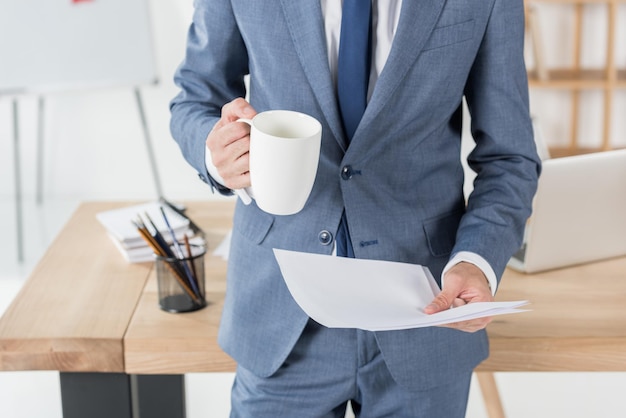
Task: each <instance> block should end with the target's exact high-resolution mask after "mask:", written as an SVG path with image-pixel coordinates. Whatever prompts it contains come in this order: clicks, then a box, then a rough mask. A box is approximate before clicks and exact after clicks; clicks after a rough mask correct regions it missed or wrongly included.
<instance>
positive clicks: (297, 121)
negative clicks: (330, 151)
mask: <svg viewBox="0 0 626 418" xmlns="http://www.w3.org/2000/svg"><path fill="white" fill-rule="evenodd" d="M239 121H240V122H245V123H247V124H248V125H250V126H251V129H250V183H251V185H252V187H251V189H252V190H251V191H252V193H251V194H252V196H254V199H255V201H256V204H257V205H258V206H259V207H260V208H261V209H263V210H264V211H265V212H268V213H272V214H274V215H292V214H294V213H298V212H299V211H300V210H302V208H303V207H304V205H305V203H306V201H307V199H308V198H309V194H310V193H311V189H313V183H314V182H315V176H316V174H317V165H318V163H319V156H320V147H321V142H322V125H321V124H320V123H319V121H318V120H317V119H315V118H314V117H312V116H309V115H306V114H304V113H300V112H293V111H290V110H269V111H266V112H261V113H258V114H257V115H256V116H255V117H254V118H252V119H239Z"/></svg>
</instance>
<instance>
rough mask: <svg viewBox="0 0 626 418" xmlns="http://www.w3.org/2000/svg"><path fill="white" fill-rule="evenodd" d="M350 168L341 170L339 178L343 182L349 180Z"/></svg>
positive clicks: (346, 167)
mask: <svg viewBox="0 0 626 418" xmlns="http://www.w3.org/2000/svg"><path fill="white" fill-rule="evenodd" d="M352 174H353V172H352V166H350V165H346V166H344V167H343V168H342V169H341V178H342V179H344V180H350V179H351V178H352Z"/></svg>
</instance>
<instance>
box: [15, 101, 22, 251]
mask: <svg viewBox="0 0 626 418" xmlns="http://www.w3.org/2000/svg"><path fill="white" fill-rule="evenodd" d="M18 119H19V114H18V104H17V98H13V168H14V172H15V226H16V228H17V231H16V232H17V261H18V262H20V263H21V262H23V261H24V231H23V220H22V176H21V174H22V170H21V166H20V133H19V126H18V125H19V122H18Z"/></svg>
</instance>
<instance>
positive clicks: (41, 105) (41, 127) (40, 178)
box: [37, 95, 44, 206]
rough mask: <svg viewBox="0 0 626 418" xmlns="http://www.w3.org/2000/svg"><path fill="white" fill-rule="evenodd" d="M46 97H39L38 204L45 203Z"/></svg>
mask: <svg viewBox="0 0 626 418" xmlns="http://www.w3.org/2000/svg"><path fill="white" fill-rule="evenodd" d="M43 132H44V97H43V96H41V95H40V96H39V97H38V98H37V205H38V206H41V204H42V203H43V146H44V144H43Z"/></svg>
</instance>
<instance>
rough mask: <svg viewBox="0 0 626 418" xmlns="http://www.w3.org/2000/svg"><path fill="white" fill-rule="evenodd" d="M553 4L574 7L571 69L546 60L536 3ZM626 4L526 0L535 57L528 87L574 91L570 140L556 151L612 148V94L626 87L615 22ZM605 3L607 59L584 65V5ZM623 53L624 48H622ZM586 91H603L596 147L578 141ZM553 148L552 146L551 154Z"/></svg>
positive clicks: (603, 0) (621, 1) (620, 0)
mask: <svg viewBox="0 0 626 418" xmlns="http://www.w3.org/2000/svg"><path fill="white" fill-rule="evenodd" d="M541 3H552V4H559V5H563V6H568V7H573V8H574V30H573V40H574V42H573V51H572V54H573V63H572V65H571V67H569V68H547V67H546V66H545V60H544V59H543V55H544V51H543V45H542V34H541V33H540V26H539V22H538V20H537V10H536V7H535V6H537V5H539V4H541ZM621 4H626V0H526V1H525V6H526V23H527V30H528V31H531V39H532V41H533V44H534V45H532V47H533V52H534V56H535V65H534V68H529V69H528V79H529V87H530V88H531V89H556V90H569V91H571V93H572V100H571V109H570V113H571V116H570V121H571V122H570V123H571V126H570V133H571V136H570V140H569V144H568V146H567V147H565V148H560V149H556V150H554V154H558V155H560V156H562V155H572V154H580V153H586V152H594V151H606V150H609V149H612V148H613V145H612V144H611V132H610V127H611V118H612V113H613V110H612V104H613V95H614V93H615V92H616V91H617V90H619V89H626V69H623V68H621V69H620V68H617V65H616V55H615V54H616V53H617V52H618V51H616V44H615V40H616V36H617V34H616V25H617V22H616V20H617V14H618V7H619V6H620V5H621ZM587 5H605V6H606V7H607V25H606V30H607V41H606V45H604V47H606V60H605V63H604V66H603V67H601V68H583V67H582V64H581V50H582V37H583V30H582V25H583V16H584V11H585V6H587ZM619 52H620V53H623V51H619ZM584 90H596V91H600V92H602V94H603V99H604V100H603V116H602V132H601V145H600V146H599V147H597V148H583V147H581V146H580V145H579V143H578V119H579V116H580V99H581V98H580V93H581V92H582V91H584ZM552 151H553V150H552V149H551V153H553V152H552Z"/></svg>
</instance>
